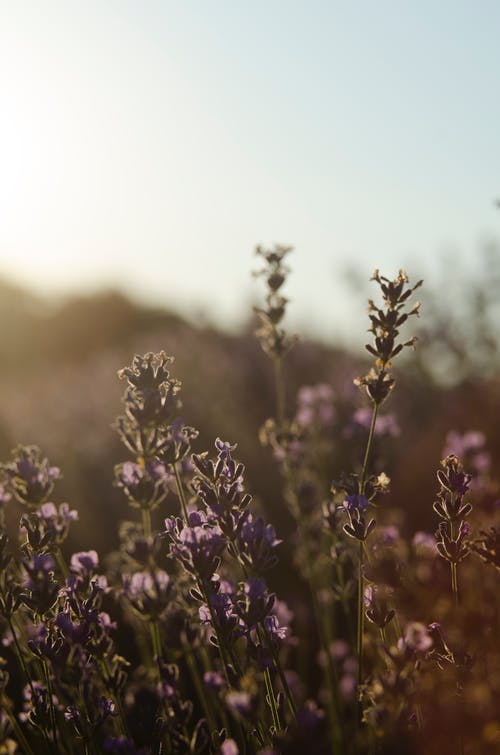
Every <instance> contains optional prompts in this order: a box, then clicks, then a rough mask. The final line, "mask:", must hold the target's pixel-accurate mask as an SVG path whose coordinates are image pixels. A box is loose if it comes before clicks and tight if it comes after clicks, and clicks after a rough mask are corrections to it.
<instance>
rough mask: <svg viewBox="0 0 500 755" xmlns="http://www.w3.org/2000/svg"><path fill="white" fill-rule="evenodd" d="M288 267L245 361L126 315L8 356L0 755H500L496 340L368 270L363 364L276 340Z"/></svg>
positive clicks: (150, 317)
mask: <svg viewBox="0 0 500 755" xmlns="http://www.w3.org/2000/svg"><path fill="white" fill-rule="evenodd" d="M290 251H291V250H290V248H288V247H281V246H276V247H275V248H273V249H270V250H267V249H264V248H258V250H257V253H258V259H259V264H260V265H261V268H260V269H259V270H258V271H257V275H258V278H259V281H263V284H264V289H265V291H264V294H263V296H262V305H261V306H260V307H258V308H257V309H256V313H255V315H256V318H257V320H258V326H257V329H256V330H255V325H252V326H249V328H248V332H247V333H246V334H244V335H243V336H241V338H239V339H238V338H235V337H232V336H229V335H222V334H216V333H215V332H214V331H213V330H211V329H210V328H208V326H207V327H206V328H204V329H203V328H202V329H200V330H199V331H198V332H196V331H194V330H193V329H190V328H189V327H188V326H187V325H186V324H185V323H182V321H180V320H179V319H178V318H175V317H173V316H169V317H167V316H166V315H164V314H162V313H159V312H152V311H150V312H142V314H141V317H140V318H139V319H138V318H137V317H136V313H132V308H131V307H130V306H129V305H128V304H127V303H126V301H125V300H123V299H121V298H120V297H114V298H113V297H112V298H111V299H110V300H108V299H105V298H102V299H101V300H100V301H98V300H95V301H94V302H93V315H92V316H93V317H94V321H95V322H94V325H93V323H92V322H91V323H90V325H89V323H88V316H90V312H91V310H90V308H89V309H85V317H81V312H80V314H79V310H78V307H79V306H80V308H81V307H83V305H82V303H80V305H78V304H73V305H72V306H73V311H72V312H71V316H70V317H68V314H67V313H65V316H64V317H63V318H61V319H60V320H57V318H56V316H55V315H53V314H50V313H49V314H46V315H45V316H44V317H45V319H43V318H41V319H39V320H37V323H38V325H37V326H36V327H37V328H38V330H35V329H34V327H32V326H31V325H30V327H29V328H27V329H26V332H27V333H28V332H30V333H31V338H32V341H31V342H27V340H23V339H22V338H19V334H16V333H14V334H13V336H12V343H11V344H10V346H9V348H10V349H11V351H10V352H8V353H9V354H10V359H6V358H5V357H4V362H5V364H6V367H5V370H4V375H3V377H2V387H3V390H2V393H3V397H0V447H1V448H2V449H4V450H5V455H6V461H5V462H4V463H3V464H2V466H1V486H0V517H1V520H0V525H1V531H2V534H1V537H0V561H1V573H0V631H1V635H2V654H1V659H0V694H1V697H2V701H1V702H2V705H1V713H0V752H1V753H12V754H14V753H16V752H19V753H26V754H27V755H37V754H38V753H42V754H45V755H48V754H49V753H67V754H69V753H82V754H83V753H85V754H87V753H89V754H90V753H95V754H97V753H130V754H133V753H143V754H144V755H146V754H149V753H192V755H195V754H197V753H199V754H200V755H201V753H214V754H215V753H221V754H222V755H238V753H240V754H241V755H243V754H245V753H246V754H247V755H251V754H254V753H255V754H257V753H260V755H272V754H274V753H275V754H278V753H283V754H295V753H296V754H297V755H300V754H301V753H304V752H309V753H318V754H319V755H322V754H323V753H331V754H332V755H350V754H351V753H352V754H353V755H357V754H359V755H365V754H366V755H371V754H373V755H375V754H379V755H385V754H386V753H387V755H391V754H392V753H394V755H396V754H399V755H405V754H406V753H408V754H409V755H412V754H413V753H414V754H415V755H417V754H422V755H427V754H429V755H434V753H436V755H437V754H438V753H439V754H440V755H447V754H448V753H450V755H451V754H452V753H457V755H466V754H469V755H475V754H476V753H478V754H481V755H482V754H483V753H484V755H494V754H495V753H497V752H498V751H499V748H500V714H499V705H498V700H499V699H500V646H499V641H498V640H499V629H500V606H499V600H498V593H499V570H500V555H499V537H500V535H499V532H500V530H499V523H498V514H499V507H500V501H499V499H500V491H499V479H498V466H496V468H495V464H494V463H492V460H494V459H495V457H496V458H498V450H499V448H500V432H499V428H498V419H497V418H498V408H499V405H500V385H499V380H498V364H497V362H496V361H495V359H496V351H495V348H496V346H495V344H496V342H495V341H494V338H495V334H494V332H490V331H489V330H488V324H487V321H486V314H485V312H484V311H483V310H482V309H481V306H478V311H481V313H482V316H483V319H480V318H475V319H473V318H469V320H468V322H467V328H468V329H467V328H465V327H464V328H459V332H460V336H459V337H458V338H457V333H456V329H455V330H454V328H453V327H452V321H451V317H448V315H447V314H446V313H443V312H439V296H438V297H436V298H435V299H434V305H435V308H436V316H435V319H434V322H435V330H434V331H433V332H431V331H429V329H427V330H423V329H422V328H419V322H420V320H419V319H418V315H419V310H420V304H419V302H418V301H417V294H421V293H422V295H423V292H424V291H425V288H426V286H427V283H426V284H425V286H424V287H423V288H421V283H422V282H421V281H416V282H413V281H412V282H410V281H409V279H408V276H407V275H406V273H405V272H404V271H400V272H399V273H398V275H397V276H396V278H394V279H391V278H387V277H385V276H384V275H382V274H381V273H379V272H378V271H376V272H375V273H374V275H373V277H372V279H371V283H370V285H371V286H372V289H373V290H372V296H373V299H370V301H369V306H368V317H367V328H369V339H368V343H367V346H366V349H367V352H368V355H369V362H370V363H369V364H368V365H367V364H366V363H365V361H364V360H363V355H362V354H359V356H352V355H349V354H348V353H346V351H345V350H341V349H337V350H332V349H328V348H327V347H324V346H319V345H317V344H307V343H303V342H302V343H301V342H300V341H299V342H297V341H296V339H295V337H294V336H293V335H291V334H289V333H288V332H287V330H286V329H285V328H284V324H283V323H284V318H285V315H286V311H287V304H288V302H287V299H286V297H285V296H284V294H283V291H284V290H286V289H285V286H286V281H287V277H288V275H289V273H290V270H289V268H288V264H287V263H288V259H289V253H290ZM471 285H472V284H471ZM478 290H479V291H481V286H479V289H478ZM476 293H477V292H476ZM470 299H474V296H472V297H469V300H470ZM474 300H475V299H474ZM110 301H111V303H112V306H110ZM480 304H481V302H480ZM359 305H360V307H362V306H363V302H362V300H360V302H359ZM28 310H29V307H28V308H27V309H26V312H28ZM26 312H25V315H24V316H25V317H26V318H27V317H28V315H27V314H26ZM51 318H52V319H51ZM84 321H85V322H87V325H88V326H89V329H88V330H85V331H83V330H82V332H80V333H79V334H76V335H75V332H74V330H71V329H69V330H68V331H65V330H64V327H63V325H62V323H64V324H66V326H67V323H69V322H72V323H75V322H76V323H80V322H84ZM95 323H98V324H99V327H98V328H96V327H95ZM67 327H69V326H67ZM58 328H59V330H58ZM254 330H255V333H254V332H253V331H254ZM56 332H57V333H58V338H59V342H58V343H59V345H58V348H56V347H55V346H54V343H55V340H54V338H53V335H54V333H56ZM417 332H418V335H419V340H418V341H417V339H416V334H417ZM89 333H91V334H92V335H88V334H89ZM33 334H34V335H33ZM51 334H52V335H51ZM28 338H29V336H26V339H28ZM86 338H87V339H88V342H87V341H86ZM96 338H97V339H98V340H99V339H100V342H99V343H98V344H97V345H96V343H95V339H96ZM111 344H113V346H111ZM186 344H187V345H186ZM436 344H438V351H440V354H436ZM2 348H4V349H6V348H7V346H6V345H5V344H4V346H3V347H2ZM16 349H17V351H16ZM37 349H38V351H37ZM61 353H63V355H64V358H61ZM14 354H15V359H14V356H13V355H14ZM133 354H136V355H135V356H132V355H133ZM171 355H174V356H175V357H176V358H177V357H178V358H177V359H176V361H175V362H174V363H172V362H173V360H172V356H171ZM16 360H17V361H16ZM14 362H15V363H16V364H17V365H18V367H17V368H16V370H15V369H14V368H13V367H12V365H13V364H14ZM123 364H128V365H129V366H126V367H123ZM399 365H400V366H399ZM443 365H445V366H446V365H447V368H446V370H445V369H444V367H443ZM118 367H120V368H121V369H120V370H119V378H120V379H121V381H122V386H123V388H124V394H123V403H122V409H121V414H120V415H119V416H118V418H117V419H116V420H114V421H113V416H114V415H115V414H117V413H118V412H119V387H118V383H117V380H116V371H117V369H118ZM444 371H445V372H446V373H447V374H446V379H444V378H443V374H444ZM450 372H453V375H454V379H452V378H450ZM179 377H180V378H182V390H181V382H180V380H179V379H178V378H179ZM181 399H182V403H181ZM495 412H496V413H495ZM28 435H29V436H30V437H27V436H28ZM21 441H22V442H26V443H27V444H28V445H18V444H19V443H20V442H21ZM33 444H36V445H33ZM13 446H15V448H14V450H13V451H12V452H10V448H11V447H13ZM9 454H10V455H9ZM7 457H8V458H7ZM49 459H50V461H49ZM113 470H114V471H113ZM63 474H64V477H63ZM113 481H114V482H113ZM66 499H67V500H69V501H70V503H66V502H65V501H66Z"/></svg>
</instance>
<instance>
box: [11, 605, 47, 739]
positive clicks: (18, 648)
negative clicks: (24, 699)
mask: <svg viewBox="0 0 500 755" xmlns="http://www.w3.org/2000/svg"><path fill="white" fill-rule="evenodd" d="M7 623H8V625H9V629H10V631H11V632H12V637H13V639H14V645H15V646H16V655H17V657H18V660H19V663H20V664H21V668H22V670H23V673H24V675H25V677H26V680H27V682H28V685H29V688H30V691H31V700H32V703H33V706H36V700H37V696H36V692H35V688H34V686H33V681H32V679H31V674H30V673H29V671H28V667H27V665H26V661H25V660H24V656H23V653H22V650H21V646H20V645H19V640H18V638H17V634H16V630H15V628H14V623H13V621H12V618H11V617H10V616H9V617H8V618H7ZM40 730H41V732H42V735H43V739H44V744H45V747H46V748H47V749H48V751H49V752H50V751H51V743H50V737H49V735H48V733H47V729H46V728H45V727H40Z"/></svg>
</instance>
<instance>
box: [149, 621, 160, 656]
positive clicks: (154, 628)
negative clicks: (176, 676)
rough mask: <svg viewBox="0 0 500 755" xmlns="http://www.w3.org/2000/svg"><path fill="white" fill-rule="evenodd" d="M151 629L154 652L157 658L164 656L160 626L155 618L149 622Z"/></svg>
mask: <svg viewBox="0 0 500 755" xmlns="http://www.w3.org/2000/svg"><path fill="white" fill-rule="evenodd" d="M149 629H150V632H151V643H152V645H153V654H154V655H155V656H156V657H157V658H162V657H163V653H162V648H161V637H160V628H159V626H158V622H157V621H156V620H155V619H151V621H150V622H149Z"/></svg>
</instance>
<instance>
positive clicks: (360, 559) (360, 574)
mask: <svg viewBox="0 0 500 755" xmlns="http://www.w3.org/2000/svg"><path fill="white" fill-rule="evenodd" d="M363 555H364V548H363V543H362V541H360V542H359V556H358V633H357V642H356V652H357V656H358V690H357V697H358V702H359V699H360V689H361V684H362V683H363V624H364V611H363V592H364V579H363Z"/></svg>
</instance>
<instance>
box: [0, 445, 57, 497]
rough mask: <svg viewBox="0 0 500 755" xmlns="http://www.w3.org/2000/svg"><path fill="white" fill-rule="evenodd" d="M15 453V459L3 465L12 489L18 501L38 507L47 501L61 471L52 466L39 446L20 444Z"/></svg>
mask: <svg viewBox="0 0 500 755" xmlns="http://www.w3.org/2000/svg"><path fill="white" fill-rule="evenodd" d="M13 454H14V460H13V461H11V462H9V463H8V464H5V465H4V467H3V468H4V470H5V472H6V473H7V477H8V479H9V481H10V487H11V490H12V491H13V493H14V495H15V496H16V498H17V499H18V501H20V502H21V503H24V504H25V505H27V506H30V507H33V508H37V507H38V506H40V504H42V503H44V502H45V501H47V499H48V498H49V496H50V494H51V493H52V490H53V489H54V483H55V481H56V480H59V479H60V477H61V472H60V470H59V469H58V467H51V466H50V464H49V462H48V460H47V459H46V458H44V457H43V456H42V453H41V451H40V449H39V448H38V447H37V446H18V447H17V448H16V449H15V450H14V451H13Z"/></svg>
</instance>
